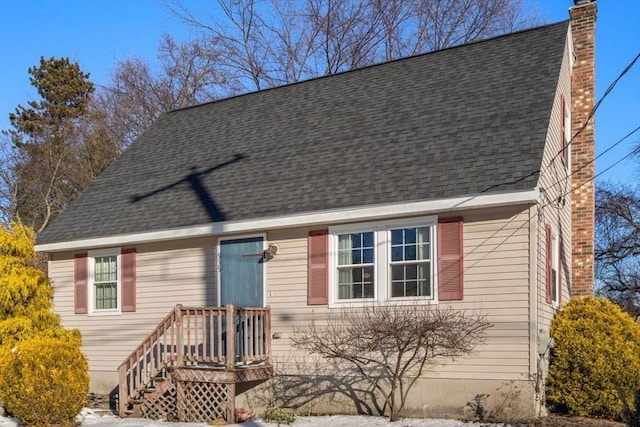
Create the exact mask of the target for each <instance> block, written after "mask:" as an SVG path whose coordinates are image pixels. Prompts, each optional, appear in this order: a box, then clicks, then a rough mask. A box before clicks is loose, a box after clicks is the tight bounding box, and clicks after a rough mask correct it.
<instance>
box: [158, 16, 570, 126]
mask: <svg viewBox="0 0 640 427" xmlns="http://www.w3.org/2000/svg"><path fill="white" fill-rule="evenodd" d="M569 21H570V20H569V19H565V20H563V21H558V22H553V23H549V24H543V25H537V26H535V27H530V28H524V29H521V30H517V31H513V32H511V33H506V34H500V35H497V36H493V37H489V38H486V39H481V40H474V41H470V42H467V43H464V44H460V45H455V46H449V47H445V48H442V49H437V50H432V51H430V52H423V53H418V54H416V55H410V56H403V57H402V58H396V59H392V60H390V61H384V62H376V63H375V64H369V65H365V66H362V67H359V68H352V69H349V70H345V71H340V72H337V73H332V74H324V75H321V76H315V77H311V78H308V79H304V80H298V81H296V82H290V83H285V84H282V85H279V86H271V87H268V88H264V89H259V90H253V91H250V92H244V93H239V94H237V95H230V96H226V97H223V98H219V99H214V100H211V101H207V102H203V103H200V104H194V105H189V106H187V107H181V108H176V109H174V110H169V111H165V112H162V113H161V115H163V114H171V113H176V112H180V111H183V110H189V109H192V108H198V107H204V106H206V105H210V104H217V103H220V102H223V101H229V100H232V99H237V98H241V97H244V96H250V95H255V94H257V93H263V92H270V91H272V90H276V89H281V88H285V87H291V86H297V85H302V84H306V83H311V82H313V81H317V80H322V79H327V78H331V77H336V76H340V75H346V74H351V73H354V72H358V71H362V70H367V69H370V68H375V67H382V66H386V65H388V64H394V63H398V62H403V61H408V60H412V59H415V58H422V57H425V56H428V55H433V54H437V53H442V52H447V51H453V50H456V49H461V48H465V47H469V46H474V45H478V44H482V43H487V42H492V41H495V40H497V39H502V38H506V37H510V36H515V35H518V34H523V33H528V32H532V31H537V30H542V29H545V28H550V27H554V26H556V25H560V24H568V23H569Z"/></svg>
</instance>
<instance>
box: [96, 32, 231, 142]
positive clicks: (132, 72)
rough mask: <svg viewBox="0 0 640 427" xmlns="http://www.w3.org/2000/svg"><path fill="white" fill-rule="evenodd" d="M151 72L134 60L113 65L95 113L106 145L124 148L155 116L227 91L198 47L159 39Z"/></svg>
mask: <svg viewBox="0 0 640 427" xmlns="http://www.w3.org/2000/svg"><path fill="white" fill-rule="evenodd" d="M158 59H159V66H158V68H157V69H154V68H153V67H152V66H151V65H150V64H149V63H148V62H146V61H143V60H142V59H140V58H131V59H126V60H124V61H122V62H119V63H118V64H117V65H116V67H115V69H114V71H113V73H112V76H111V80H110V82H109V83H108V84H107V85H105V86H104V87H102V88H101V90H100V91H99V94H98V96H97V97H96V100H95V108H96V110H98V111H100V112H101V114H102V126H103V128H104V129H105V131H106V132H107V133H108V136H109V138H110V139H111V140H113V141H117V142H118V143H119V145H120V148H121V149H123V148H126V147H127V146H128V145H129V144H130V143H131V142H132V141H133V140H135V139H136V138H137V137H138V136H139V135H140V134H141V133H142V132H143V131H144V130H145V129H146V128H147V127H148V126H149V125H150V124H151V123H152V122H153V121H154V120H155V119H156V118H158V116H159V115H160V114H161V113H163V112H165V111H170V110H174V109H177V108H184V107H188V106H191V105H195V104H199V103H203V102H208V101H211V100H213V99H215V98H216V97H218V96H220V95H221V94H227V93H228V90H227V88H226V84H225V81H224V79H223V78H222V77H221V76H220V74H219V73H218V71H217V69H216V68H215V55H213V54H212V51H211V50H210V49H207V50H206V54H205V48H204V46H203V44H202V42H200V41H198V40H194V41H191V42H188V43H181V44H179V43H176V41H175V40H174V39H173V38H172V37H171V36H169V35H167V34H165V35H164V37H163V39H162V41H161V44H160V47H159V49H158Z"/></svg>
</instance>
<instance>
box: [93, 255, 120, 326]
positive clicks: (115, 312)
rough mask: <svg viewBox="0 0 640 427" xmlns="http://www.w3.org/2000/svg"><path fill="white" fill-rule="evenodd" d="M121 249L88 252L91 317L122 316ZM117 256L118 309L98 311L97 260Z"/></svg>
mask: <svg viewBox="0 0 640 427" xmlns="http://www.w3.org/2000/svg"><path fill="white" fill-rule="evenodd" d="M121 254H122V250H121V248H108V249H97V250H93V251H88V252H87V257H88V259H89V265H88V272H87V276H88V277H87V286H88V288H89V292H88V293H89V313H88V315H89V316H117V315H120V314H122V268H121V258H122V257H121V256H120V255H121ZM112 255H115V256H116V268H117V270H118V271H117V273H118V274H117V290H116V308H113V309H96V299H95V297H96V290H95V286H94V277H95V276H94V266H95V262H94V260H95V258H96V257H101V256H112Z"/></svg>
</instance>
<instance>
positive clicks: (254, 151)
mask: <svg viewBox="0 0 640 427" xmlns="http://www.w3.org/2000/svg"><path fill="white" fill-rule="evenodd" d="M567 26H568V23H567V22H561V23H558V24H552V25H548V26H544V27H539V28H536V29H532V30H527V31H523V32H518V33H514V34H510V35H507V36H502V37H498V38H494V39H491V40H487V41H483V42H478V43H472V44H469V45H465V46H461V47H457V48H451V49H446V50H442V51H437V52H433V53H429V54H425V55H420V56H415V57H410V58H407V59H402V60H397V61H393V62H389V63H385V64H381V65H376V66H371V67H368V68H363V69H359V70H354V71H350V72H346V73H342V74H337V75H333V76H328V77H323V78H318V79H314V80H310V81H306V82H302V83H297V84H292V85H288V86H283V87H279V88H274V89H269V90H265V91H261V92H255V93H250V94H246V95H242V96H238V97H234V98H228V99H224V100H221V101H216V102H212V103H208V104H203V105H199V106H196V107H191V108H187V109H182V110H176V111H172V112H169V113H165V114H163V115H162V116H161V117H160V118H159V119H158V120H156V122H155V123H154V124H153V125H152V126H151V127H150V128H149V129H148V130H147V131H146V132H145V133H144V134H143V135H142V136H141V137H140V138H138V140H136V141H135V142H134V143H133V144H132V145H131V146H130V147H129V148H128V149H127V150H126V151H125V153H124V154H123V155H122V156H121V157H120V158H119V159H117V160H116V161H115V162H114V163H113V164H112V165H111V166H110V167H109V168H108V169H107V170H106V171H105V172H104V173H103V174H102V175H101V176H100V177H98V179H96V181H95V182H94V183H93V184H92V185H91V186H90V187H89V188H88V189H87V190H86V191H85V192H84V193H83V194H82V195H81V196H80V197H79V198H78V199H77V200H76V201H75V202H74V203H72V204H71V205H70V206H69V208H68V209H67V210H66V211H65V212H64V213H63V214H62V215H61V216H60V217H59V218H58V219H57V220H56V221H54V222H53V223H52V224H51V225H50V226H49V227H48V228H47V229H46V230H45V231H44V232H43V233H41V234H40V235H39V236H38V243H39V244H44V243H53V242H61V241H69V240H76V239H84V238H93V237H104V236H113V235H120V234H127V233H136V232H145V231H154V230H164V229H170V228H174V227H183V226H193V225H199V224H207V223H211V222H217V221H223V220H243V219H259V218H262V217H270V216H277V215H285V214H295V213H304V212H312V211H317V210H326V209H339V208H348V207H356V206H363V205H375V204H385V203H401V202H408V201H418V200H429V199H438V198H445V197H455V196H466V195H477V194H482V193H484V194H486V193H493V192H506V191H517V190H526V189H532V188H534V187H535V186H536V184H537V180H538V175H537V174H536V171H538V170H540V168H541V163H542V152H543V148H544V143H545V138H546V133H547V128H548V125H549V119H550V114H551V107H552V105H553V98H554V95H555V90H556V84H557V81H558V76H559V74H560V66H561V63H562V55H563V51H564V45H565V39H566V35H567Z"/></svg>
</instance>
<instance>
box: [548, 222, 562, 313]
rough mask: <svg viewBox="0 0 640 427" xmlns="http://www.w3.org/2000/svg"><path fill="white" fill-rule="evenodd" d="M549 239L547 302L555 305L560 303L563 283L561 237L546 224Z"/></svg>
mask: <svg viewBox="0 0 640 427" xmlns="http://www.w3.org/2000/svg"><path fill="white" fill-rule="evenodd" d="M546 235H547V236H546V241H547V265H546V269H547V289H546V292H547V302H548V303H551V304H552V305H553V306H554V307H558V306H559V305H560V292H561V289H560V284H561V277H562V276H561V267H562V265H561V262H562V261H561V247H560V245H561V239H560V238H559V237H558V233H557V232H556V231H555V230H554V229H553V228H552V227H551V226H550V225H547V226H546Z"/></svg>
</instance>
